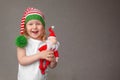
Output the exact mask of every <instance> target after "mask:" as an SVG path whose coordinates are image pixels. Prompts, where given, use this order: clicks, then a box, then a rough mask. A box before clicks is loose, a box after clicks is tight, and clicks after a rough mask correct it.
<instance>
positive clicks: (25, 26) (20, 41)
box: [16, 8, 57, 80]
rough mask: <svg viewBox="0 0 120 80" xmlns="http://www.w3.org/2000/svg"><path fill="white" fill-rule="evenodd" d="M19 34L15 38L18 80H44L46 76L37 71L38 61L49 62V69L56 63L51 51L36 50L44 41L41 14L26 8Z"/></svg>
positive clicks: (42, 16)
mask: <svg viewBox="0 0 120 80" xmlns="http://www.w3.org/2000/svg"><path fill="white" fill-rule="evenodd" d="M20 34H21V35H20V36H18V37H17V38H16V45H17V58H18V62H19V69H18V80H46V74H42V73H41V71H40V69H39V64H40V63H39V60H40V59H45V60H48V61H50V62H51V63H50V65H49V67H50V68H54V67H56V65H57V62H56V58H55V56H54V54H53V53H54V52H53V51H51V50H44V51H39V50H38V49H39V47H40V45H41V44H43V43H44V42H45V41H46V33H45V19H44V15H43V13H42V12H41V11H39V10H38V9H35V8H27V9H26V11H25V13H24V15H23V18H22V21H21V29H20Z"/></svg>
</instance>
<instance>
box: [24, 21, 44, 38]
mask: <svg viewBox="0 0 120 80" xmlns="http://www.w3.org/2000/svg"><path fill="white" fill-rule="evenodd" d="M26 31H27V34H28V36H29V37H31V38H33V39H40V36H41V35H42V34H43V32H44V26H43V25H42V23H41V22H40V21H39V20H30V21H29V22H27V24H26Z"/></svg>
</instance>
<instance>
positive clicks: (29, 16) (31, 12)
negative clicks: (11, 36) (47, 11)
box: [16, 8, 45, 48]
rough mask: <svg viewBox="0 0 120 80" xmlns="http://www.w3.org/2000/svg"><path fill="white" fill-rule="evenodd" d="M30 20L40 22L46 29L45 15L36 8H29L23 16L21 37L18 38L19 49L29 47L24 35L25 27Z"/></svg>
mask: <svg viewBox="0 0 120 80" xmlns="http://www.w3.org/2000/svg"><path fill="white" fill-rule="evenodd" d="M30 20H39V21H40V22H41V23H42V24H43V26H44V27H45V17H44V15H43V13H42V12H41V11H40V10H38V9H35V8H27V9H26V10H25V12H24V14H23V17H22V20H21V26H20V36H18V37H17V38H16V46H18V47H21V48H23V47H25V46H26V45H27V43H28V42H27V39H26V37H25V36H24V35H23V34H24V31H25V30H24V29H25V25H26V23H27V22H28V21H30Z"/></svg>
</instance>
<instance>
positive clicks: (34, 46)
mask: <svg viewBox="0 0 120 80" xmlns="http://www.w3.org/2000/svg"><path fill="white" fill-rule="evenodd" d="M41 44H43V42H42V41H40V40H35V39H32V38H29V39H28V45H27V46H26V47H25V49H26V56H30V55H34V54H35V53H36V52H37V51H38V48H39V46H40V45H41ZM46 76H47V73H46V74H45V75H42V74H41V71H40V69H39V61H36V62H34V63H32V64H30V65H27V66H22V65H20V64H19V69H18V80H46Z"/></svg>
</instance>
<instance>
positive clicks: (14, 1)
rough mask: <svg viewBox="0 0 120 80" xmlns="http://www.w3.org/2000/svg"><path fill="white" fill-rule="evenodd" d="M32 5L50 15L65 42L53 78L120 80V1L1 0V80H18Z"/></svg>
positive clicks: (50, 20) (61, 39)
mask: <svg viewBox="0 0 120 80" xmlns="http://www.w3.org/2000/svg"><path fill="white" fill-rule="evenodd" d="M27 7H35V8H38V9H40V10H41V11H42V12H43V13H44V14H45V17H46V31H47V29H48V27H49V26H51V25H54V26H55V32H56V35H57V38H58V40H59V41H60V43H61V46H60V48H59V53H60V61H59V64H58V66H57V67H56V68H55V69H53V70H51V69H50V70H49V74H48V77H49V80H120V1H119V0H1V1H0V80H17V69H18V62H17V57H16V56H17V53H16V46H15V38H16V36H18V35H19V29H20V22H21V17H22V16H23V12H24V10H25V9H26V8H27ZM47 32H48V31H47Z"/></svg>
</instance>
